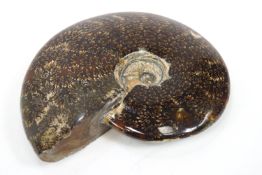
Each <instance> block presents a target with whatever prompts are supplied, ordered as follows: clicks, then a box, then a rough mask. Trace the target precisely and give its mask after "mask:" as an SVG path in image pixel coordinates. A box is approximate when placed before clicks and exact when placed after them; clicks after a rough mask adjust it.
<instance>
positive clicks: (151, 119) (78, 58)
mask: <svg viewBox="0 0 262 175" xmlns="http://www.w3.org/2000/svg"><path fill="white" fill-rule="evenodd" d="M228 96H229V76H228V72H227V69H226V66H225V64H224V62H223V60H222V58H221V57H220V55H219V53H218V52H217V51H216V50H215V49H214V48H213V47H212V45H211V44H210V43H209V42H208V41H206V40H205V39H204V38H203V37H202V36H201V35H199V34H198V33H196V32H195V31H193V30H192V29H190V28H188V27H186V26H184V25H182V24H180V23H178V22H176V21H174V20H171V19H168V18H165V17H161V16H158V15H153V14H147V13H115V14H107V15H103V16H99V17H95V18H91V19H88V20H85V21H82V22H79V23H77V24H75V25H73V26H71V27H69V28H67V29H65V30H63V31H62V32H60V33H59V34H57V35H56V36H54V37H53V38H52V39H51V40H50V41H49V42H48V43H47V44H46V45H45V46H44V47H43V48H42V49H41V50H40V51H39V53H38V54H37V55H36V57H35V59H34V60H33V62H32V64H31V66H30V68H29V70H28V72H27V74H26V77H25V80H24V84H23V88H22V95H21V109H22V116H23V124H24V127H25V131H26V134H27V137H28V139H29V140H30V142H31V144H32V145H33V147H34V150H35V151H36V153H37V154H38V155H39V157H40V158H41V159H42V160H45V161H57V160H60V159H62V158H63V157H65V156H67V155H69V154H71V153H73V152H75V151H77V150H79V149H80V148H82V147H84V146H85V145H87V144H88V143H90V142H92V141H93V140H94V139H96V138H98V137H99V136H101V135H102V134H103V133H105V132H106V131H108V130H109V129H110V127H111V126H113V127H116V128H118V129H119V130H121V131H123V132H124V133H126V134H128V135H130V136H133V137H136V138H140V139H143V140H164V139H175V138H182V137H187V136H189V135H192V134H195V133H198V132H199V131H202V130H203V129H205V128H207V127H208V126H210V125H211V124H212V123H214V122H215V121H216V120H217V119H218V118H219V116H220V115H221V113H222V111H223V110H224V108H225V105H226V103H227V100H228Z"/></svg>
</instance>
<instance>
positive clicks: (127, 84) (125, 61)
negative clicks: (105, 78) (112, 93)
mask: <svg viewBox="0 0 262 175" xmlns="http://www.w3.org/2000/svg"><path fill="white" fill-rule="evenodd" d="M169 68H170V64H169V63H167V62H166V61H165V60H164V59H163V58H160V57H158V56H157V55H154V54H152V53H150V52H148V51H146V50H143V49H140V50H139V51H136V52H132V53H130V54H128V55H126V56H125V57H124V58H121V59H120V62H119V64H118V65H117V66H116V68H115V72H114V73H115V79H116V80H117V81H118V83H119V85H120V86H121V87H122V88H124V89H125V90H126V91H130V90H132V89H133V88H134V87H135V86H136V85H142V86H146V87H149V86H160V85H161V83H163V82H164V81H165V80H167V79H169V78H170V76H169V74H168V72H169Z"/></svg>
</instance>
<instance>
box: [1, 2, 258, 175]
mask: <svg viewBox="0 0 262 175" xmlns="http://www.w3.org/2000/svg"><path fill="white" fill-rule="evenodd" d="M120 11H141V12H151V13H156V14H159V15H163V16H166V17H169V18H173V19H175V20H177V21H179V22H182V23H183V24H185V25H187V26H189V27H191V28H193V29H194V30H196V31H197V32H199V33H200V34H202V35H203V36H204V37H205V38H207V39H208V40H209V41H210V42H211V43H212V44H213V45H214V46H215V47H216V49H217V50H218V51H219V53H220V54H221V55H222V57H223V58H224V61H225V62H226V64H227V67H228V69H229V74H230V78H231V96H230V100H229V103H228V106H227V108H226V110H225V112H224V113H223V115H222V117H221V119H220V120H219V121H218V122H216V123H215V124H214V125H213V126H212V127H210V128H209V129H208V130H206V131H204V132H202V133H201V134H198V135H196V136H193V137H190V138H187V139H183V140H179V141H171V142H163V143H148V142H143V141H138V140H135V139H132V138H130V137H127V136H124V135H122V134H120V133H119V132H118V131H115V130H111V131H109V132H108V133H107V134H105V135H103V136H102V137H100V138H99V139H98V140H96V141H95V142H93V143H92V144H90V145H88V146H87V147H86V148H85V149H83V150H82V151H79V152H78V153H76V154H74V155H72V156H70V157H68V158H66V159H64V160H62V161H59V162H57V163H45V162H42V161H40V160H39V159H38V158H37V156H36V155H35V153H34V152H33V149H32V147H31V145H30V144H29V142H28V141H27V139H26V136H25V133H24V130H23V126H22V121H21V115H20V108H19V98H20V90H21V86H22V81H23V78H24V75H25V73H26V70H27V68H28V66H29V64H30V63H31V61H32V59H33V58H34V56H35V55H36V53H37V52H38V51H39V49H40V48H41V47H42V46H43V45H44V44H45V43H46V42H47V41H48V40H49V39H50V38H51V37H52V36H53V35H55V34H56V33H58V32H59V31H61V30H62V29H64V28H66V27H68V26H70V25H72V24H74V23H76V22H78V21H81V20H83V19H86V18H90V17H93V16H97V15H102V14H105V13H109V12H120ZM261 33H262V5H261V4H260V3H259V0H258V1H253V0H247V1H241V0H236V1H229V0H218V1H211V0H206V1H204V0H197V1H196V0H192V1H189V0H183V1H175V0H170V1H166V0H151V1H149V0H138V1H136V0H129V1H128V0H104V1H102V0H94V1H87V0H83V1H78V0H72V1H66V0H61V1H59V0H56V1H55V0H43V1H36V0H32V1H30V0H17V1H14V0H6V1H3V0H1V1H0V78H1V81H0V82H1V85H0V174H1V175H9V174H15V173H18V174H19V175H24V174H26V175H35V174H37V175H47V174H54V175H70V174H74V175H76V174H81V175H82V174H87V175H88V174H90V175H91V174H94V173H96V174H114V175H117V174H125V175H131V174H132V175H133V174H150V175H154V174H163V175H169V174H170V175H171V174H174V175H189V174H194V175H197V174H201V175H210V174H212V175H221V174H224V175H244V174H245V175H247V174H252V175H261V174H262V92H261V91H262V78H261V77H262V61H261V60H262V53H261V51H262V34H261Z"/></svg>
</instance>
